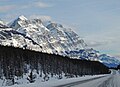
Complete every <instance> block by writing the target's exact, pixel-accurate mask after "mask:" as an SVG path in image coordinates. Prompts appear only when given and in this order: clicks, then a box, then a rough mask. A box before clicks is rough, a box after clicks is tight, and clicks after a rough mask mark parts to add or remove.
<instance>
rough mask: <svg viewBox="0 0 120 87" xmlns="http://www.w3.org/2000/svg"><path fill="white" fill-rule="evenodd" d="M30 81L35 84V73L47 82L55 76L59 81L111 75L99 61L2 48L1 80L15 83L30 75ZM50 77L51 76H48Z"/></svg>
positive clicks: (0, 54) (0, 61)
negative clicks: (17, 78) (87, 76)
mask: <svg viewBox="0 0 120 87" xmlns="http://www.w3.org/2000/svg"><path fill="white" fill-rule="evenodd" d="M29 71H30V75H29V76H28V78H27V79H28V80H29V81H30V82H34V81H35V80H34V78H35V76H33V71H35V72H36V74H38V75H39V77H41V78H43V79H44V80H45V81H46V80H49V78H52V77H53V76H58V79H62V78H63V74H64V76H65V77H66V78H71V77H78V76H83V75H97V74H106V73H110V72H109V69H108V67H106V66H105V65H103V64H102V63H100V62H97V61H87V60H79V59H70V58H68V57H66V56H65V57H63V56H60V55H56V54H48V53H42V52H36V51H32V50H27V49H22V48H15V47H11V46H0V79H2V78H3V77H5V79H6V80H9V81H12V84H15V83H14V78H15V76H16V77H21V78H22V77H23V75H24V74H27V73H29ZM48 75H49V76H48Z"/></svg>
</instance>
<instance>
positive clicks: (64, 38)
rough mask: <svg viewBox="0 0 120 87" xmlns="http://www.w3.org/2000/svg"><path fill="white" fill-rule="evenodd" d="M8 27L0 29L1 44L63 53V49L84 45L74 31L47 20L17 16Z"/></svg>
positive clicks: (67, 49) (72, 48) (69, 49)
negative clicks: (44, 21)
mask: <svg viewBox="0 0 120 87" xmlns="http://www.w3.org/2000/svg"><path fill="white" fill-rule="evenodd" d="M8 26H9V27H10V28H6V29H2V28H1V31H0V39H1V40H0V41H1V44H2V45H12V46H17V47H21V48H27V49H32V50H36V51H42V52H47V53H57V54H60V55H64V54H65V51H71V50H76V49H78V48H79V49H80V48H82V46H83V45H84V41H83V39H81V38H80V37H79V36H78V35H77V34H76V33H75V32H74V31H72V30H71V29H67V28H65V27H64V26H62V25H61V24H57V23H52V22H49V23H48V24H47V25H44V24H43V23H42V21H41V20H40V19H31V20H29V19H27V18H26V17H24V16H19V17H18V18H17V19H15V20H14V21H12V22H11V23H9V24H8Z"/></svg>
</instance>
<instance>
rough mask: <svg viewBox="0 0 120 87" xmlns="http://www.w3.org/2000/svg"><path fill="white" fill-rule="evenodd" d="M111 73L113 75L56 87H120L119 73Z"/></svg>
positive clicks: (114, 71)
mask: <svg viewBox="0 0 120 87" xmlns="http://www.w3.org/2000/svg"><path fill="white" fill-rule="evenodd" d="M112 71H113V73H112V74H110V75H106V76H101V77H95V78H92V79H87V80H83V81H77V82H72V83H68V84H63V85H59V86H56V87H120V73H119V71H116V70H112Z"/></svg>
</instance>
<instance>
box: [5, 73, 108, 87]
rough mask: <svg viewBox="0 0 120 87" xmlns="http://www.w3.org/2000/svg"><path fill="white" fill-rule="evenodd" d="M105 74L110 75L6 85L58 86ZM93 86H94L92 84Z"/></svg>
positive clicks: (19, 86) (14, 86)
mask: <svg viewBox="0 0 120 87" xmlns="http://www.w3.org/2000/svg"><path fill="white" fill-rule="evenodd" d="M103 76H109V75H108V74H106V75H94V76H83V77H78V78H69V79H66V78H64V79H61V80H56V79H52V80H49V81H46V82H41V81H40V80H39V79H38V80H37V81H36V82H35V83H29V84H19V85H17V84H16V85H13V86H5V87H57V86H60V85H63V84H69V83H73V82H77V81H83V80H87V79H92V78H96V77H103ZM90 87H92V86H90Z"/></svg>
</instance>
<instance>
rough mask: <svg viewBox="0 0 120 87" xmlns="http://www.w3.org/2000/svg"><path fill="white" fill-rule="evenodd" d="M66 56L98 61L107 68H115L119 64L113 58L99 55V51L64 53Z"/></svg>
mask: <svg viewBox="0 0 120 87" xmlns="http://www.w3.org/2000/svg"><path fill="white" fill-rule="evenodd" d="M66 54H67V55H68V56H69V57H71V58H78V59H82V60H92V61H99V62H101V63H103V64H104V65H106V66H108V67H117V66H118V65H119V64H120V61H119V60H118V59H116V58H115V57H112V56H108V55H107V54H100V52H99V51H96V50H94V49H93V48H91V49H80V50H77V51H69V52H67V51H66Z"/></svg>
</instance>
